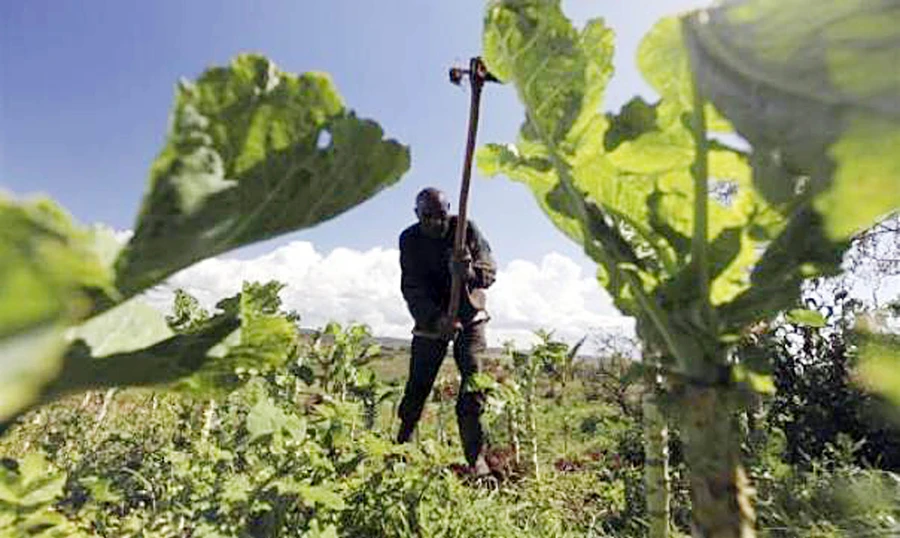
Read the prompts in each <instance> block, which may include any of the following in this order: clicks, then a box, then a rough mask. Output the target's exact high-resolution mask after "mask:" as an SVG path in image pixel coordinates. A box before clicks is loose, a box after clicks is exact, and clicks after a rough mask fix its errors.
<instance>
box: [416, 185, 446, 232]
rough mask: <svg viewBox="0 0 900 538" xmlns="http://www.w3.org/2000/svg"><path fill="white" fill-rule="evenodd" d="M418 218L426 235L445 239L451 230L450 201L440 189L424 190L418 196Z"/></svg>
mask: <svg viewBox="0 0 900 538" xmlns="http://www.w3.org/2000/svg"><path fill="white" fill-rule="evenodd" d="M416 217H418V218H419V225H420V226H421V227H422V231H423V232H424V233H425V235H427V236H429V237H443V236H444V234H446V233H447V230H448V229H449V228H450V201H449V200H447V196H446V195H445V194H444V193H443V192H441V191H439V190H438V189H435V188H433V187H428V188H426V189H422V190H421V191H420V192H419V194H418V195H416Z"/></svg>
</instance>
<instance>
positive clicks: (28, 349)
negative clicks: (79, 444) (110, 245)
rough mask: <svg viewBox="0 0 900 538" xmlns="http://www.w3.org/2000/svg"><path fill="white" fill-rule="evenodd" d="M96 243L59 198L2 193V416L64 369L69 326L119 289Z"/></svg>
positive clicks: (33, 394)
mask: <svg viewBox="0 0 900 538" xmlns="http://www.w3.org/2000/svg"><path fill="white" fill-rule="evenodd" d="M94 247H95V241H94V237H93V236H92V234H91V233H90V232H88V231H86V230H82V229H80V228H78V227H77V226H76V225H75V224H73V222H72V220H71V218H70V217H69V216H68V215H67V214H66V213H65V212H64V211H63V210H62V209H61V208H60V207H59V206H58V205H56V204H55V203H54V202H52V201H50V200H47V199H42V198H41V199H34V200H31V201H27V202H22V203H17V202H15V201H13V200H12V199H10V198H8V197H7V196H6V195H4V194H3V193H0V421H6V420H7V419H8V418H9V417H11V416H13V415H14V414H15V413H16V412H17V411H19V410H21V409H22V408H23V407H24V406H25V405H27V404H28V403H30V402H31V401H32V400H33V399H34V398H35V397H36V396H37V394H38V393H39V391H40V388H41V387H42V386H43V385H44V384H45V383H46V382H47V381H49V380H50V379H52V378H53V376H54V375H55V374H56V372H57V371H58V370H59V367H60V363H59V361H60V357H61V355H62V351H63V349H64V340H63V329H64V327H65V326H66V325H67V324H70V323H74V322H77V321H79V320H81V319H83V318H84V317H85V316H86V315H87V314H88V313H89V312H90V311H91V310H92V308H93V306H94V302H95V300H101V301H108V300H109V298H110V297H111V296H114V295H115V293H114V291H113V289H112V272H111V270H110V268H109V267H108V266H106V265H104V261H103V260H102V259H100V258H98V257H97V256H96V255H95V250H94Z"/></svg>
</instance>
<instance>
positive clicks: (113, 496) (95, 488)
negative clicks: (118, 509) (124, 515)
mask: <svg viewBox="0 0 900 538" xmlns="http://www.w3.org/2000/svg"><path fill="white" fill-rule="evenodd" d="M78 482H79V483H80V484H81V485H82V486H84V487H85V489H87V490H88V491H89V492H90V494H91V498H92V499H93V500H94V501H96V502H100V503H118V502H120V501H121V500H122V494H121V493H119V492H117V491H115V489H113V483H112V481H110V479H108V478H104V477H100V476H86V477H84V478H82V479H80V480H79V481H78Z"/></svg>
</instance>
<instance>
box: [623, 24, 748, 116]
mask: <svg viewBox="0 0 900 538" xmlns="http://www.w3.org/2000/svg"><path fill="white" fill-rule="evenodd" d="M637 62H638V67H639V68H640V70H641V73H642V74H643V75H644V78H645V79H646V80H647V82H649V83H650V85H651V86H653V89H655V90H656V91H657V92H659V94H660V95H661V96H662V97H663V101H662V106H661V110H660V115H661V116H662V123H663V124H670V123H673V122H679V121H681V116H682V114H684V113H686V112H689V111H691V110H692V109H693V108H694V92H693V84H692V82H691V71H690V62H689V60H688V51H687V48H686V47H685V44H684V38H683V36H682V34H681V23H680V21H679V20H678V19H677V18H676V17H665V18H663V19H660V20H659V21H658V22H657V23H656V24H655V25H654V26H653V28H652V29H651V30H650V32H649V33H648V34H647V35H646V36H644V38H643V39H642V40H641V43H640V45H639V47H638V54H637ZM704 113H705V116H706V128H707V129H708V130H710V131H717V132H721V133H729V132H731V131H732V127H731V124H730V123H728V120H726V119H725V118H723V117H722V116H721V115H720V114H719V113H718V112H717V111H716V109H715V108H714V107H713V106H712V105H711V104H709V103H707V105H706V107H705V111H704Z"/></svg>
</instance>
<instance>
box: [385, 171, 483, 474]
mask: <svg viewBox="0 0 900 538" xmlns="http://www.w3.org/2000/svg"><path fill="white" fill-rule="evenodd" d="M449 211H450V202H449V201H448V200H447V197H446V196H445V195H444V193H443V192H441V191H439V190H437V189H434V188H427V189H424V190H422V191H421V192H420V193H419V194H418V196H416V208H415V212H416V217H418V220H419V221H418V223H416V224H413V225H412V226H410V227H408V228H407V229H405V230H403V233H401V234H400V268H401V279H400V287H401V291H402V292H403V298H404V299H405V300H406V304H407V306H408V307H409V312H410V314H412V317H413V319H414V320H415V328H414V329H413V340H412V352H411V358H410V366H409V378H408V379H407V382H406V388H405V390H404V394H403V400H402V401H401V402H400V409H399V416H400V432H399V434H398V436H397V441H398V442H401V443H405V442H406V441H408V440H409V438H410V437H411V436H412V433H413V431H414V430H415V427H416V423H417V422H418V421H419V417H420V416H421V414H422V409H423V408H424V407H425V401H426V400H427V399H428V396H429V394H431V388H432V385H433V384H434V379H435V377H436V376H437V373H438V370H439V369H440V367H441V363H442V362H443V360H444V356H445V354H446V353H447V346H448V344H449V341H450V340H453V358H454V359H455V360H456V366H457V368H458V369H459V372H460V376H461V377H462V380H461V383H460V389H459V391H458V393H459V394H458V396H457V400H456V419H457V423H458V425H459V433H460V437H461V439H462V445H463V451H464V453H465V457H466V461H467V462H468V463H469V465H470V466H471V468H472V471H473V472H474V473H475V474H478V475H483V474H487V473H488V472H489V470H488V468H487V465H486V464H485V462H484V458H483V456H482V455H481V448H482V444H483V431H482V427H481V423H480V416H481V411H482V405H483V399H484V397H483V395H482V394H480V393H478V392H475V391H472V390H468V383H469V380H470V378H471V377H472V375H473V374H475V373H476V372H478V369H479V354H480V353H482V352H483V351H484V350H485V348H486V347H487V345H486V342H485V334H484V329H485V324H486V323H487V320H488V319H489V318H488V315H487V312H486V311H485V299H486V297H485V292H484V290H485V288H487V287H489V286H490V285H491V284H493V282H494V277H495V275H496V272H497V268H496V264H495V263H494V260H493V258H492V256H491V247H490V246H489V245H488V242H487V241H486V240H485V239H484V237H483V236H482V235H481V233H480V232H479V231H478V228H477V227H475V225H474V224H473V223H472V222H471V221H468V222H467V225H466V228H467V229H466V241H465V245H466V248H465V255H464V256H463V260H462V261H459V262H454V261H453V240H454V235H455V233H456V223H457V217H456V216H450V214H449ZM453 273H455V274H458V275H459V276H460V277H461V278H462V282H463V284H464V285H463V288H462V290H463V293H462V296H461V298H460V306H459V310H458V315H457V316H456V320H454V319H453V316H448V315H447V308H448V305H449V303H450V286H451V278H452V276H451V275H452V274H453Z"/></svg>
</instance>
